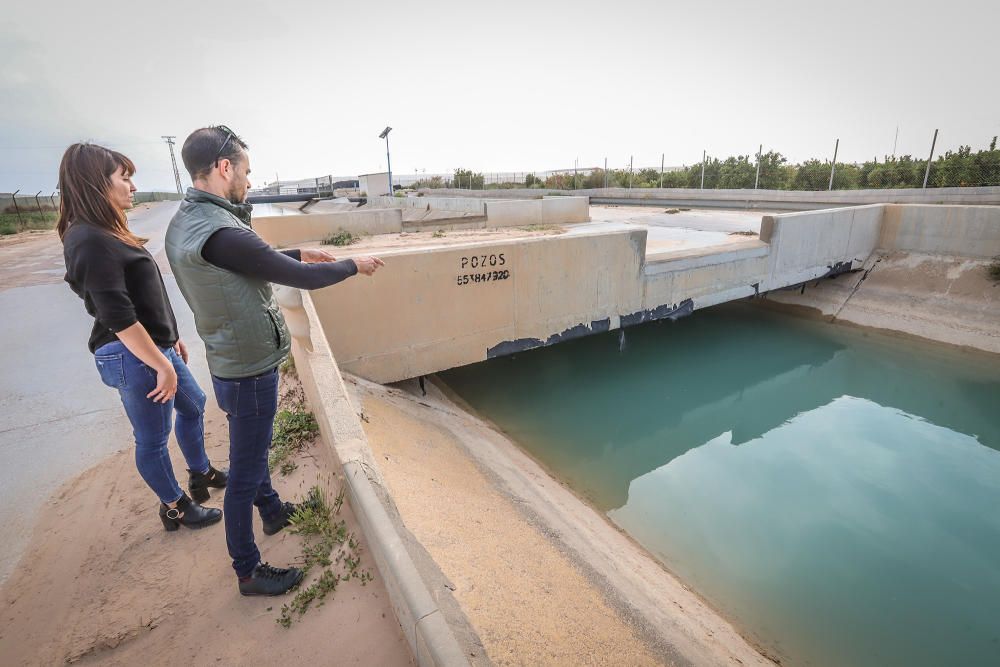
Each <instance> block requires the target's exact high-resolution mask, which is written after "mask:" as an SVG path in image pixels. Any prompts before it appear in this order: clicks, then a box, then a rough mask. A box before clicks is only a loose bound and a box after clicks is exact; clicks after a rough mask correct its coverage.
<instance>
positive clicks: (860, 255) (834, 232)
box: [760, 204, 884, 290]
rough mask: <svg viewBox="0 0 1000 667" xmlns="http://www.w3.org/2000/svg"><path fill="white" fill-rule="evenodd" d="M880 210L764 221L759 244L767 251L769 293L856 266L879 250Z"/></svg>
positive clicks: (858, 209) (846, 210) (876, 207)
mask: <svg viewBox="0 0 1000 667" xmlns="http://www.w3.org/2000/svg"><path fill="white" fill-rule="evenodd" d="M883 210H884V207H883V206H882V205H880V204H875V205H872V206H858V207H852V208H837V209H829V210H825V211H809V212H805V213H785V214H780V215H765V216H763V218H762V219H761V225H760V240H761V241H763V242H764V243H768V244H770V246H771V254H772V256H773V261H772V263H771V273H770V275H769V279H768V280H767V281H765V283H764V284H763V285H761V288H762V289H766V290H770V289H776V288H778V287H784V286H786V285H794V284H796V283H799V282H803V281H806V280H810V279H812V278H817V277H819V276H821V275H824V274H825V273H826V272H827V271H828V270H834V269H835V267H836V265H837V264H842V263H844V262H849V263H851V264H852V265H855V266H854V267H853V268H856V266H860V265H861V264H863V263H864V261H865V260H866V259H868V256H869V255H871V253H872V251H873V250H875V248H876V246H877V245H878V239H879V230H880V228H881V224H882V213H883Z"/></svg>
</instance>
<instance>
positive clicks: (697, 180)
mask: <svg viewBox="0 0 1000 667" xmlns="http://www.w3.org/2000/svg"><path fill="white" fill-rule="evenodd" d="M830 168H831V165H830V161H829V160H818V159H812V160H806V161H804V162H801V163H799V164H789V163H788V160H787V158H785V156H784V155H782V154H781V153H779V152H777V151H768V152H767V153H763V154H762V155H761V156H760V174H759V176H758V174H757V160H756V158H755V156H752V155H734V156H730V157H727V158H725V159H724V160H721V159H719V158H708V159H706V161H705V163H704V187H705V188H706V189H732V188H745V189H751V188H753V187H754V182H755V181H757V187H758V188H759V189H761V190H826V189H828V188H829V186H830ZM926 169H927V160H926V159H919V158H914V157H913V156H912V155H902V156H888V155H887V156H885V157H884V158H883V159H882V160H881V161H880V160H879V159H878V158H875V159H873V160H871V161H868V162H863V163H861V164H854V163H847V162H837V163H836V168H835V169H834V170H833V189H834V190H857V189H869V188H871V189H874V188H919V187H922V186H923V183H924V173H925V171H926ZM661 179H662V180H661ZM487 181H488V179H487V178H486V176H485V175H484V174H482V173H479V172H473V171H471V170H469V169H462V168H459V169H456V170H455V173H454V176H453V177H452V178H442V177H441V176H434V177H431V178H428V179H421V180H419V181H417V182H416V183H414V185H413V186H412V187H414V188H465V189H473V190H484V189H485V190H492V189H513V188H538V189H544V188H550V189H553V190H585V189H594V188H603V187H605V186H607V187H612V188H627V187H633V188H656V187H660V185H661V182H662V187H664V188H700V187H702V163H698V164H693V165H691V166H686V167H683V168H681V169H675V170H672V171H667V172H664V173H663V174H661V173H660V170H659V169H654V168H645V169H638V170H634V171H632V172H630V171H629V170H628V169H609V170H608V171H607V172H606V173H605V171H604V170H603V169H592V170H590V171H589V172H588V173H582V172H580V173H577V174H573V173H558V174H551V175H549V176H547V177H545V178H541V177H538V176H535V174H532V173H528V174H525V176H524V178H523V179H522V180H521V181H517V182H515V181H513V180H512V181H509V182H502V183H492V182H487ZM990 185H1000V149H997V137H993V141H992V142H990V147H989V149H987V150H980V151H976V152H975V153H973V152H972V148H971V147H970V146H961V147H960V148H959V149H958V150H957V151H947V152H946V153H945V154H944V155H939V156H938V157H937V159H935V160H934V161H933V162H932V163H931V171H930V177H929V178H928V181H927V187H931V188H950V187H975V186H990Z"/></svg>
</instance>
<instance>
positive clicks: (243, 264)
mask: <svg viewBox="0 0 1000 667" xmlns="http://www.w3.org/2000/svg"><path fill="white" fill-rule="evenodd" d="M201 256H202V258H203V259H204V260H205V261H206V262H209V263H210V264H214V265H215V266H217V267H219V268H220V269H226V270H227V271H232V272H234V273H239V274H240V275H244V276H249V277H252V278H257V279H259V280H266V281H268V282H272V283H276V284H278V285H288V286H289V287H296V288H298V289H308V290H313V289H319V288H321V287H328V286H330V285H335V284H336V283H339V282H340V281H342V280H344V279H346V278H350V277H351V276H353V275H354V274H355V273H357V272H358V265H357V264H356V263H355V261H354V260H352V259H344V260H340V261H333V262H316V263H306V262H302V261H300V260H301V259H302V256H301V253H300V251H298V250H288V251H281V252H279V251H277V250H274V249H273V248H271V246H269V245H267V243H265V242H264V239H262V238H261V237H259V236H258V235H257V234H256V233H255V232H252V231H250V230H249V229H236V228H234V227H227V228H225V229H220V230H218V231H217V232H215V233H214V234H212V236H210V237H209V239H208V241H206V242H205V245H204V246H202V249H201Z"/></svg>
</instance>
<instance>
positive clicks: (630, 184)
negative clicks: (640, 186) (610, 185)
mask: <svg viewBox="0 0 1000 667" xmlns="http://www.w3.org/2000/svg"><path fill="white" fill-rule="evenodd" d="M628 191H629V192H632V156H631V155H629V156H628Z"/></svg>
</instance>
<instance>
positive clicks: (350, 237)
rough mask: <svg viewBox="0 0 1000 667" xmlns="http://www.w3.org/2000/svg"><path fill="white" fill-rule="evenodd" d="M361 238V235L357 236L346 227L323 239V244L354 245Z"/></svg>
mask: <svg viewBox="0 0 1000 667" xmlns="http://www.w3.org/2000/svg"><path fill="white" fill-rule="evenodd" d="M360 240H361V237H360V236H355V235H354V234H352V233H351V232H349V231H347V230H346V229H342V230H340V231H339V232H337V233H336V234H333V235H331V236H328V237H326V238H325V239H323V245H339V246H345V245H352V244H354V243H357V242H358V241H360Z"/></svg>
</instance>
